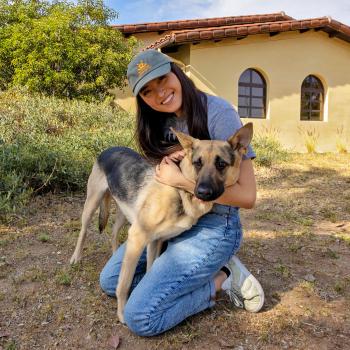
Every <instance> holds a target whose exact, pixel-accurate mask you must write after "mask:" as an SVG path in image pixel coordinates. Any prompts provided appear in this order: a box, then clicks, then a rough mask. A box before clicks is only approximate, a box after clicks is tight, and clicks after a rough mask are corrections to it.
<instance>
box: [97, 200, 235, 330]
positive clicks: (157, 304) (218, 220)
mask: <svg viewBox="0 0 350 350" xmlns="http://www.w3.org/2000/svg"><path fill="white" fill-rule="evenodd" d="M241 240H242V229H241V223H240V219H239V213H238V209H236V208H233V207H228V206H217V205H216V206H214V209H213V211H212V212H210V213H208V214H206V215H205V216H203V217H202V218H201V219H200V220H199V221H198V222H197V224H196V225H194V226H193V227H192V228H191V229H190V230H188V231H185V232H183V233H182V234H181V235H180V236H177V237H175V238H172V239H170V240H169V241H168V246H167V248H166V250H165V251H164V252H163V253H162V254H161V255H160V256H159V257H158V258H157V259H156V260H155V262H154V263H153V265H152V267H151V269H150V270H149V271H148V272H147V273H146V252H144V253H143V254H142V256H141V258H140V260H139V263H138V265H137V268H136V272H135V276H134V279H133V282H132V285H131V294H130V296H129V299H128V301H127V304H126V305H125V311H124V318H125V322H126V324H127V326H128V327H129V328H130V329H131V331H133V332H134V333H136V334H138V335H141V336H153V335H157V334H160V333H162V332H164V331H166V330H168V329H170V328H172V327H174V326H176V325H177V324H178V323H180V322H181V321H183V320H184V319H186V318H187V317H189V316H191V315H194V314H196V313H198V312H200V311H202V310H204V309H206V308H208V307H211V306H213V305H214V297H215V285H214V276H215V275H216V273H217V272H218V271H219V270H220V269H221V267H222V266H224V265H225V263H226V262H227V261H228V260H229V259H230V257H231V256H232V255H233V254H235V253H236V252H237V250H238V249H239V246H240V244H241ZM124 251H125V244H123V245H121V246H120V247H119V248H118V249H117V250H116V251H115V252H114V254H113V255H112V257H111V258H110V259H109V261H108V262H107V264H106V265H105V267H104V268H103V270H102V272H101V275H100V284H101V287H102V289H103V291H104V292H105V293H107V294H108V295H110V296H115V291H116V287H117V283H118V278H119V272H120V268H121V264H122V260H123V256H124Z"/></svg>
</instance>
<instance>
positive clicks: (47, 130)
mask: <svg viewBox="0 0 350 350" xmlns="http://www.w3.org/2000/svg"><path fill="white" fill-rule="evenodd" d="M133 133H134V117H133V116H131V115H129V114H127V113H126V112H124V111H122V110H120V109H118V108H115V107H112V106H111V105H109V104H108V103H106V102H105V103H102V102H101V103H88V102H84V101H78V100H62V99H57V98H53V97H44V96H39V95H37V96H30V95H29V94H27V93H25V92H23V91H19V90H12V91H7V92H0V213H9V212H13V211H15V210H16V209H18V208H19V207H21V206H22V205H23V204H26V203H28V200H29V199H30V198H31V196H32V194H38V193H43V192H47V191H56V192H57V191H67V190H70V191H74V190H82V189H84V188H85V185H86V181H87V177H88V175H89V173H90V171H91V167H92V164H93V162H94V160H95V158H96V156H97V155H98V154H99V153H100V152H101V151H102V150H103V149H106V148H108V147H110V146H113V145H125V146H129V147H133V146H134V143H133V142H134V141H133V139H134V138H133Z"/></svg>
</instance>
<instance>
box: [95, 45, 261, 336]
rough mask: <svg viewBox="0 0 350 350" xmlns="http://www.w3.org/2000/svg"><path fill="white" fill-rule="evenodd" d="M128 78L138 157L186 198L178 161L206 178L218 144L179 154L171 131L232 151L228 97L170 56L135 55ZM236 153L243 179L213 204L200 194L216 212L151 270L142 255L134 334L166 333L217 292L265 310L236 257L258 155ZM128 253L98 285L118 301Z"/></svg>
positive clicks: (235, 125)
mask: <svg viewBox="0 0 350 350" xmlns="http://www.w3.org/2000/svg"><path fill="white" fill-rule="evenodd" d="M128 80H129V85H130V87H131V89H132V91H133V94H134V96H136V100H137V107H138V110H137V121H136V123H137V141H138V143H139V146H140V150H141V152H142V153H143V154H144V155H145V156H146V157H147V158H148V159H149V160H150V161H152V162H154V163H156V164H158V166H157V167H156V171H155V179H156V181H158V182H160V183H162V184H165V185H167V186H172V187H175V188H178V189H180V190H183V192H182V193H183V194H184V196H186V195H187V194H186V192H189V193H192V194H193V193H194V192H195V188H194V187H195V185H194V183H193V181H190V180H189V177H188V176H187V177H186V174H185V173H182V172H181V171H180V169H179V167H178V166H177V164H176V163H177V162H179V161H181V160H182V158H184V152H186V155H187V157H185V160H186V159H187V161H190V162H191V163H192V164H193V165H194V167H195V169H196V171H197V173H199V172H201V171H202V170H201V168H202V160H201V157H202V156H203V157H204V158H205V157H206V155H207V154H212V152H213V143H212V142H211V141H207V144H208V145H209V146H208V148H207V149H206V153H203V154H198V150H197V149H196V145H195V143H193V145H192V144H191V146H188V147H187V146H186V147H185V146H184V145H183V147H184V148H185V150H183V151H179V147H180V145H179V140H178V139H177V138H176V137H174V134H172V135H171V132H172V130H177V131H182V132H183V133H184V134H189V135H190V136H192V137H193V138H196V139H201V140H222V141H224V142H222V143H220V144H221V145H222V146H223V147H224V148H225V147H226V146H227V147H229V142H226V143H225V141H227V140H228V139H230V138H231V137H232V136H233V135H235V133H236V131H237V130H238V129H240V128H241V126H242V123H241V121H240V119H239V116H238V114H237V112H236V111H235V110H234V109H233V107H232V106H231V105H230V104H229V103H228V102H226V101H224V100H223V99H221V98H219V97H216V96H211V95H208V94H205V93H204V92H202V91H200V90H198V89H197V88H196V87H195V85H194V83H193V82H192V80H190V79H189V78H188V77H187V76H186V74H185V73H184V72H183V71H182V70H181V69H180V68H179V67H178V66H177V65H176V64H174V63H173V62H172V61H171V60H170V58H169V57H168V56H166V55H164V54H162V53H161V52H158V51H155V50H146V51H143V52H141V53H139V54H138V55H136V56H135V57H134V59H133V60H132V61H131V62H130V64H129V66H128ZM174 149H177V152H174ZM235 151H236V152H241V153H242V155H243V156H242V161H241V162H240V167H239V166H238V165H237V168H238V167H239V176H238V181H237V182H236V183H235V184H234V185H227V186H226V187H223V188H222V191H223V192H222V194H221V196H220V197H218V198H216V199H215V200H213V199H212V196H211V195H209V193H204V192H203V191H206V189H205V188H202V189H201V191H202V192H201V196H199V195H198V194H197V196H198V197H200V198H201V199H202V200H205V201H208V202H209V201H213V202H214V203H213V204H214V205H213V209H212V211H210V212H209V213H208V214H206V215H204V216H202V217H201V218H200V219H199V220H198V222H197V223H196V224H195V225H193V226H192V228H190V229H189V230H187V231H185V232H183V233H182V234H181V235H180V236H177V237H173V238H171V239H169V240H168V241H167V247H166V249H165V250H164V252H163V253H162V254H161V255H160V256H159V257H158V258H157V259H156V260H155V261H154V263H153V265H152V267H151V268H150V269H149V270H148V271H146V252H143V254H142V255H141V257H140V260H139V262H138V265H137V268H136V273H135V276H134V279H133V281H132V284H131V290H132V292H131V294H130V297H129V299H128V301H127V303H126V305H125V309H124V319H125V322H126V324H127V325H128V327H129V328H130V329H131V330H132V331H133V332H135V333H137V334H139V335H143V336H151V335H156V334H159V333H162V332H164V331H166V330H168V329H170V328H172V327H174V326H175V325H176V324H178V323H180V322H181V321H183V320H184V319H185V318H187V317H188V316H191V315H193V314H195V313H198V312H200V311H201V310H204V309H206V308H208V307H211V306H213V305H214V304H215V302H214V301H215V296H216V292H217V291H219V290H224V291H225V292H226V293H227V294H228V295H229V297H230V299H231V301H232V303H233V304H234V305H236V306H239V307H242V308H245V309H246V310H247V311H250V312H258V311H259V310H260V309H261V308H262V306H263V303H264V291H263V289H262V287H261V285H260V283H259V282H258V281H257V280H256V278H255V277H254V276H253V275H252V274H251V273H250V272H249V271H248V270H247V269H246V267H245V266H244V265H243V264H242V263H241V262H240V261H239V259H238V258H237V257H236V256H235V255H234V254H235V253H236V252H237V251H238V249H239V246H240V243H241V239H242V228H241V224H240V219H239V208H238V207H244V208H251V207H252V206H253V205H254V202H255V198H256V186H255V177H254V171H253V166H252V162H251V158H254V157H255V154H254V152H253V150H252V149H251V147H249V146H248V147H247V145H245V146H242V145H240V146H238V145H237V147H236V146H235ZM204 158H203V159H204ZM185 160H184V161H185ZM231 161H232V160H231ZM226 162H230V158H228V159H227V160H226ZM225 171H226V163H225V162H224V161H223V159H217V160H216V163H215V172H216V173H217V174H218V176H223V174H224V173H225ZM208 173H209V170H208ZM205 176H207V173H205ZM197 193H198V188H197ZM185 210H186V209H185ZM152 219H153V218H152ZM156 219H157V218H156V217H155V218H154V220H156ZM125 247H126V246H125V244H124V245H122V246H121V247H120V248H119V249H117V250H116V252H115V253H114V254H113V256H112V257H111V258H110V260H109V261H108V262H107V264H106V265H105V267H104V269H103V270H102V272H101V277H100V282H101V287H102V289H103V290H104V291H105V292H106V293H107V294H109V295H111V296H115V292H116V287H117V284H118V278H119V273H120V270H121V265H122V261H123V257H124V252H125ZM225 264H226V265H225ZM224 265H225V266H224Z"/></svg>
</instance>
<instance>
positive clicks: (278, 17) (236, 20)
mask: <svg viewBox="0 0 350 350" xmlns="http://www.w3.org/2000/svg"><path fill="white" fill-rule="evenodd" d="M291 19H293V18H292V17H290V16H287V15H286V14H285V13H284V12H278V13H270V14H265V15H252V16H232V17H216V18H203V19H189V20H180V21H168V22H152V23H137V24H125V25H119V26H118V25H117V26H113V28H115V29H118V30H120V31H121V32H122V33H123V34H135V33H145V32H159V31H167V30H183V29H194V28H205V27H221V26H229V25H238V24H248V23H264V22H276V21H284V20H291Z"/></svg>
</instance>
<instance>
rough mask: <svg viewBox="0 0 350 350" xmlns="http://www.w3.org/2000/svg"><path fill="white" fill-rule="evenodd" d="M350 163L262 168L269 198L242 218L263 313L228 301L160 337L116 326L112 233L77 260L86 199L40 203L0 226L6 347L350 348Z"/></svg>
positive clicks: (310, 158) (96, 239)
mask: <svg viewBox="0 0 350 350" xmlns="http://www.w3.org/2000/svg"><path fill="white" fill-rule="evenodd" d="M349 165H350V155H348V154H343V155H317V154H315V155H311V154H310V155H296V156H293V157H292V158H291V159H289V161H288V162H287V163H281V164H278V165H276V166H272V167H269V168H258V169H257V179H258V184H259V199H258V203H257V206H256V208H255V209H254V210H250V211H242V220H243V222H244V227H245V242H244V244H243V246H242V248H241V250H240V253H239V256H240V257H241V259H242V260H243V261H244V262H245V263H246V265H247V266H248V267H249V268H250V269H251V271H252V272H253V273H254V274H255V275H256V276H257V277H258V279H259V280H260V281H261V283H262V285H263V287H264V290H265V292H266V305H265V307H264V309H263V311H262V312H261V313H259V314H248V313H247V312H245V311H242V310H237V309H235V308H234V307H232V306H231V305H230V304H229V302H228V300H227V299H226V298H225V297H222V299H220V300H219V301H218V303H217V305H216V306H215V307H214V308H213V309H211V310H207V311H204V312H202V313H200V314H199V315H196V316H194V317H191V318H189V319H188V320H186V321H185V322H183V323H182V324H180V325H179V326H177V327H175V328H174V329H173V330H171V331H169V332H167V333H165V334H164V335H161V336H158V337H154V338H151V339H145V338H140V337H137V336H135V335H133V334H132V333H131V332H130V331H129V330H128V329H127V328H125V327H124V326H121V325H120V324H119V323H118V321H117V318H116V302H115V300H114V299H112V298H108V297H106V296H105V295H104V294H103V293H102V292H101V290H100V288H99V285H98V278H99V272H100V271H101V269H102V267H103V264H104V263H105V262H106V260H107V259H108V257H109V254H110V245H109V236H108V233H107V234H106V235H99V234H98V233H97V229H95V225H94V227H92V229H91V232H90V239H89V241H88V244H87V245H86V249H85V252H84V260H83V263H82V264H79V265H76V266H73V267H70V266H69V265H68V260H69V257H70V255H71V253H72V251H73V249H74V245H75V242H76V238H77V235H78V232H79V228H80V221H79V217H80V213H81V209H82V205H83V200H84V198H83V196H82V195H76V196H66V197H63V196H54V195H46V196H44V197H38V198H36V199H35V200H33V201H32V202H31V203H30V206H28V209H27V211H26V213H24V214H23V215H21V216H20V217H18V218H17V219H16V220H15V221H14V222H13V223H12V224H9V225H7V226H1V227H0V349H1V347H2V348H3V349H98V348H101V349H104V348H106V342H107V339H108V338H109V337H110V336H111V335H112V334H117V335H119V336H120V338H121V346H120V348H121V349H133V350H134V349H162V350H163V349H169V350H170V349H171V350H172V349H191V350H194V349H214V350H215V349H229V348H231V349H317V350H320V349H348V348H350V340H349V339H350V332H349V329H350V315H349V312H348V310H349V309H350V273H349V266H350V204H349V203H350V166H349Z"/></svg>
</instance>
